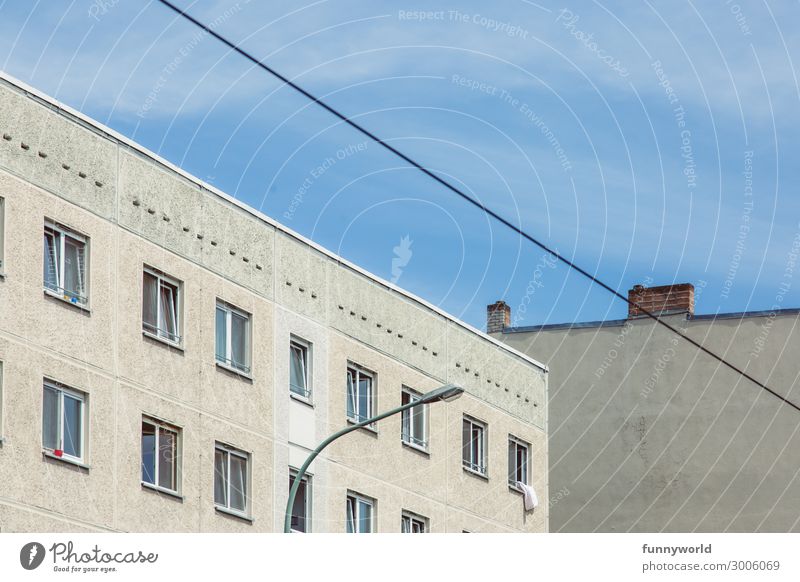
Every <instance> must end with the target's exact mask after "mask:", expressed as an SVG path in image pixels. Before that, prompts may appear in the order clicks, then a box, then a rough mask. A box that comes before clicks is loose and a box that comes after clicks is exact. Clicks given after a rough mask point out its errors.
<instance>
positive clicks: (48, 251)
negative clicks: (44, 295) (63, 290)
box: [44, 230, 61, 290]
mask: <svg viewBox="0 0 800 582" xmlns="http://www.w3.org/2000/svg"><path fill="white" fill-rule="evenodd" d="M60 246H61V245H60V244H58V241H57V238H56V235H55V234H54V233H53V232H48V231H47V230H45V233H44V285H45V287H47V288H48V289H53V290H58V289H59V287H60V285H59V284H58V266H59V264H60V259H59V252H60Z"/></svg>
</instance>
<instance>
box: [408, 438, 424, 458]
mask: <svg viewBox="0 0 800 582" xmlns="http://www.w3.org/2000/svg"><path fill="white" fill-rule="evenodd" d="M401 440H402V439H401ZM402 443H403V446H404V447H408V448H409V449H411V450H412V451H415V452H417V453H422V454H423V455H425V456H426V457H430V456H431V452H430V450H429V449H428V447H423V446H421V445H416V444H414V443H410V442H408V441H402Z"/></svg>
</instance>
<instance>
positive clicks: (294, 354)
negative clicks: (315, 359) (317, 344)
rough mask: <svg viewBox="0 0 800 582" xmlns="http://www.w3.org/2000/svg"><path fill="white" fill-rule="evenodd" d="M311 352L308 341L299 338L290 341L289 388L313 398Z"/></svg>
mask: <svg viewBox="0 0 800 582" xmlns="http://www.w3.org/2000/svg"><path fill="white" fill-rule="evenodd" d="M310 353H311V344H309V343H308V342H305V341H303V340H301V339H298V338H292V339H291V341H290V342H289V390H290V391H291V392H292V394H297V395H298V396H302V397H303V398H311V374H310V361H309V355H310Z"/></svg>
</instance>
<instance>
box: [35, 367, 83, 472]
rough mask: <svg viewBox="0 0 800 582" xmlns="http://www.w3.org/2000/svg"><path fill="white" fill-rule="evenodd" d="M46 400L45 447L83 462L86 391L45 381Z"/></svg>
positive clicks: (70, 458)
mask: <svg viewBox="0 0 800 582" xmlns="http://www.w3.org/2000/svg"><path fill="white" fill-rule="evenodd" d="M43 400H44V402H43V407H42V447H43V448H44V449H45V451H47V452H49V453H51V454H53V455H55V456H56V457H59V458H63V459H67V460H70V461H76V462H79V463H82V462H83V458H84V449H85V447H84V442H85V437H84V432H83V431H84V425H85V423H84V416H85V411H84V407H85V403H86V395H85V394H83V393H82V392H77V391H75V390H71V389H69V388H67V387H65V386H62V385H61V384H58V383H56V382H51V381H45V383H44V399H43Z"/></svg>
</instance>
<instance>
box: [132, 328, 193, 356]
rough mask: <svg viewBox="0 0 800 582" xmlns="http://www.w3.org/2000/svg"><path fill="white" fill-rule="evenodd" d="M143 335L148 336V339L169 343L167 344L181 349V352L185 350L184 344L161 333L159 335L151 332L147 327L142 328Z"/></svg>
mask: <svg viewBox="0 0 800 582" xmlns="http://www.w3.org/2000/svg"><path fill="white" fill-rule="evenodd" d="M142 335H143V336H144V337H146V338H148V339H151V340H153V341H155V342H158V343H161V344H164V345H167V346H169V347H171V348H175V349H176V350H180V351H181V352H182V351H184V350H183V344H181V343H175V342H172V341H169V340H168V339H167V338H165V337H161V336H160V335H157V334H155V333H152V332H149V331H147V330H145V329H143V330H142Z"/></svg>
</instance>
